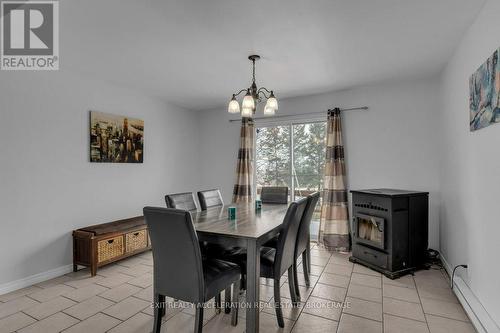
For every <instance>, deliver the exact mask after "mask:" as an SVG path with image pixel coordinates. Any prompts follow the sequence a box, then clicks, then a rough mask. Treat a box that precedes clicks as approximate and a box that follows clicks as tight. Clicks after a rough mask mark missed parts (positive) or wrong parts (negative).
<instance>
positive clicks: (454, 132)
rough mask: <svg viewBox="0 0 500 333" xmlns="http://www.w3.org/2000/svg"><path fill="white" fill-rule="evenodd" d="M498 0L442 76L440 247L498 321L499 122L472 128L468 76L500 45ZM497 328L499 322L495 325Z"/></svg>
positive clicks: (485, 10)
mask: <svg viewBox="0 0 500 333" xmlns="http://www.w3.org/2000/svg"><path fill="white" fill-rule="evenodd" d="M498 13H500V2H499V1H495V0H491V1H488V2H487V3H486V5H485V6H484V8H483V10H482V11H481V13H480V14H479V16H478V17H477V19H476V21H475V23H474V24H473V25H472V26H471V27H470V29H469V30H468V32H467V33H466V35H465V36H464V38H463V40H462V42H461V44H460V45H459V47H458V49H457V50H456V53H455V55H454V57H453V58H452V59H451V61H450V62H449V64H448V66H447V68H446V70H445V71H444V72H443V76H442V87H441V88H442V96H443V105H442V108H441V114H442V122H441V124H440V132H441V138H442V143H443V149H442V157H443V158H442V168H441V177H440V178H441V190H442V205H441V211H440V220H441V231H440V234H441V251H442V253H443V255H444V256H445V258H446V260H447V261H448V263H449V264H450V265H451V266H454V265H458V264H468V265H469V268H468V270H467V271H466V272H464V274H463V275H462V276H463V278H464V280H465V281H466V283H467V284H468V286H469V287H470V289H471V290H472V292H473V293H474V294H475V296H476V297H477V298H478V299H479V300H480V302H481V303H482V305H483V306H484V308H485V309H486V310H487V311H488V312H489V314H490V316H491V317H492V318H493V319H494V320H495V321H496V323H497V325H500V284H499V276H500V266H499V264H498V263H499V260H498V255H499V253H500V241H499V240H498V235H500V214H499V211H498V205H499V198H500V153H499V152H500V148H499V145H500V125H499V124H494V125H491V126H489V127H486V128H484V129H481V130H478V131H476V132H470V131H469V87H468V84H469V77H470V75H471V74H472V73H473V72H474V71H475V70H476V69H477V68H478V67H479V66H480V65H481V64H482V63H483V62H484V61H486V59H487V58H488V57H489V56H490V55H491V54H492V53H493V51H495V50H496V49H497V48H498V47H500V38H499V37H498V36H499V35H500V20H498ZM497 329H498V327H497Z"/></svg>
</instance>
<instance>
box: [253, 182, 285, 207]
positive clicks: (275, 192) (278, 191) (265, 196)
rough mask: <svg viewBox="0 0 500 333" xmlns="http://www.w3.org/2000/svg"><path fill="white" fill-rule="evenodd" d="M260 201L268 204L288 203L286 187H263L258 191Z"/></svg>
mask: <svg viewBox="0 0 500 333" xmlns="http://www.w3.org/2000/svg"><path fill="white" fill-rule="evenodd" d="M260 201H262V203H268V204H286V203H288V187H286V186H265V187H262V189H261V190H260Z"/></svg>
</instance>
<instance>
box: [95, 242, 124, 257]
mask: <svg viewBox="0 0 500 333" xmlns="http://www.w3.org/2000/svg"><path fill="white" fill-rule="evenodd" d="M123 250H124V248H123V236H117V237H113V238H108V239H103V240H101V241H99V242H97V262H103V261H107V260H110V259H113V258H115V257H119V256H121V255H123Z"/></svg>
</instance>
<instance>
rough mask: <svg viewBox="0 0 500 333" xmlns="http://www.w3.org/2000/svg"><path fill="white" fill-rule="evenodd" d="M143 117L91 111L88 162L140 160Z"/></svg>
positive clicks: (141, 154)
mask: <svg viewBox="0 0 500 333" xmlns="http://www.w3.org/2000/svg"><path fill="white" fill-rule="evenodd" d="M143 158H144V121H142V120H140V119H134V118H130V117H124V116H118V115H114V114H109V113H103V112H96V111H90V162H110V163H142V161H143Z"/></svg>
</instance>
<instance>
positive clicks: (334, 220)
mask: <svg viewBox="0 0 500 333" xmlns="http://www.w3.org/2000/svg"><path fill="white" fill-rule="evenodd" d="M345 178H346V168H345V163H344V146H343V143H342V122H341V111H340V109H339V108H335V109H334V110H329V111H328V120H327V130H326V160H325V174H324V181H323V192H322V199H323V204H322V207H321V218H320V232H319V241H320V243H322V244H323V245H324V246H325V247H326V248H328V249H330V250H335V251H350V249H351V238H350V234H349V212H348V206H347V205H348V204H347V188H346V179H345Z"/></svg>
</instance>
